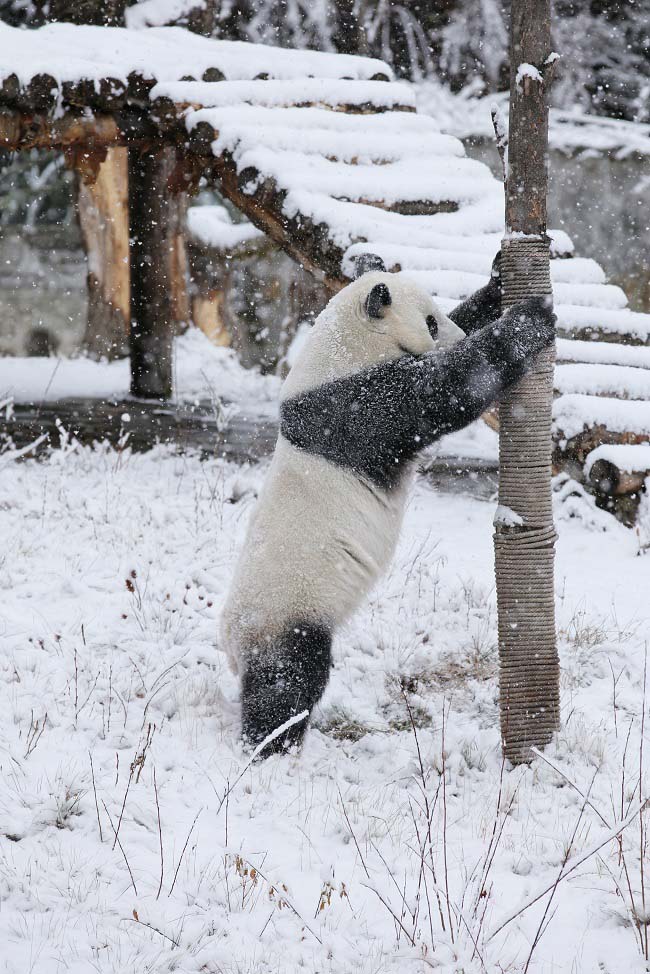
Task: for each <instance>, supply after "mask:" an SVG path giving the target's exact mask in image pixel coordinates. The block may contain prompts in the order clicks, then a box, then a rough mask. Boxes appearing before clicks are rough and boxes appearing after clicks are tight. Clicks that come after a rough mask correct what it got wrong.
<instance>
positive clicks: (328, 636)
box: [220, 255, 555, 756]
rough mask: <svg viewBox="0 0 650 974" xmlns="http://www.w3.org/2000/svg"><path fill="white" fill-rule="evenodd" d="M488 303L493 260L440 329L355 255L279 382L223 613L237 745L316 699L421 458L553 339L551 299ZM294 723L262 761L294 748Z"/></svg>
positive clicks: (421, 305) (493, 296) (393, 539)
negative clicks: (269, 437)
mask: <svg viewBox="0 0 650 974" xmlns="http://www.w3.org/2000/svg"><path fill="white" fill-rule="evenodd" d="M500 307H501V294H500V278H499V266H498V258H497V259H496V260H495V264H494V265H493V274H492V277H491V279H490V282H489V283H488V284H487V285H486V286H485V287H484V288H482V289H481V290H480V291H478V292H477V293H476V294H475V295H473V296H472V297H470V298H469V299H468V300H467V301H465V302H464V303H463V304H461V305H460V306H459V307H458V308H456V309H455V311H453V312H452V313H451V315H450V316H449V317H447V316H446V315H445V314H444V313H443V312H442V311H441V310H440V309H439V308H438V307H437V306H436V304H435V303H434V302H433V300H432V299H431V297H430V296H429V295H428V294H427V293H426V292H425V291H423V290H422V289H421V288H420V287H419V286H418V285H417V284H416V283H414V282H413V281H412V280H409V278H408V277H407V276H406V275H403V274H393V273H387V272H386V270H385V268H384V265H383V262H382V261H381V259H380V258H378V257H377V256H376V255H363V256H362V257H361V258H359V259H358V260H357V273H356V279H355V280H354V281H353V282H352V283H350V284H349V285H348V286H346V287H345V288H343V289H342V290H341V291H340V292H339V293H338V294H337V295H336V296H335V297H333V298H332V299H331V301H330V302H329V304H328V305H327V307H326V308H325V309H324V311H323V312H322V313H321V314H320V315H319V317H318V318H317V320H316V322H315V324H314V326H313V328H312V330H311V332H310V334H309V336H308V338H307V340H306V342H305V344H304V345H303V347H302V349H301V350H300V353H299V354H298V356H297V359H296V361H295V363H294V365H293V367H292V368H291V370H290V372H289V375H288V376H287V378H286V380H285V382H284V384H283V386H282V391H281V400H280V431H279V436H278V440H277V444H276V447H275V452H274V455H273V459H272V461H271V465H270V469H269V471H268V475H267V478H266V481H265V484H264V486H263V489H262V491H261V494H260V496H259V498H258V501H257V504H256V508H255V510H254V512H253V514H252V517H251V520H250V524H249V526H248V532H247V535H246V539H245V542H244V545H243V549H242V552H241V555H240V558H239V561H238V563H237V565H236V568H235V572H234V575H233V578H232V582H231V587H230V591H229V593H228V596H227V599H226V603H225V605H224V610H223V613H222V621H221V635H220V642H221V645H222V646H223V647H224V648H225V649H226V652H227V654H228V657H229V660H230V663H231V665H232V667H233V669H234V670H235V672H238V673H239V674H240V677H241V696H242V736H243V739H244V742H245V743H246V744H247V745H249V746H251V747H257V746H259V745H260V744H261V743H262V742H264V741H265V740H266V739H267V738H268V737H269V735H270V734H271V733H272V732H273V731H274V730H276V729H277V728H279V727H280V726H281V725H284V724H285V723H286V722H288V721H290V718H291V717H294V716H296V715H298V714H300V713H301V712H303V711H305V710H307V711H309V712H310V713H311V711H312V709H313V707H314V706H315V705H316V703H317V702H318V700H319V699H320V697H321V695H322V693H323V691H324V689H325V686H326V684H327V681H328V676H329V670H330V667H331V645H332V636H333V634H334V633H335V631H336V630H337V629H338V628H339V627H340V626H341V625H342V624H344V623H345V622H346V620H347V619H349V617H350V616H351V615H352V613H353V612H354V611H355V610H356V609H357V608H358V606H359V605H360V603H361V602H362V600H363V599H364V598H365V596H366V595H367V593H368V591H369V590H370V589H371V587H372V586H373V584H374V583H375V582H376V580H377V579H378V577H379V576H380V575H381V574H382V572H383V571H384V570H385V568H386V567H387V565H388V563H389V562H390V560H391V557H392V555H393V552H394V550H395V546H396V544H397V540H398V536H399V531H400V526H401V523H402V517H403V514H404V509H405V504H406V499H407V494H408V490H409V486H410V483H411V479H412V477H413V471H414V461H415V460H416V458H417V456H418V454H419V453H420V451H421V450H423V449H424V448H425V447H427V446H429V445H430V444H431V443H433V442H434V441H435V440H437V439H439V438H440V437H441V436H444V435H445V434H446V433H451V432H453V431H457V430H459V429H462V428H463V427H465V426H467V425H468V424H469V423H471V422H473V421H474V420H475V419H477V417H478V416H480V415H481V413H482V412H483V411H484V410H485V409H486V408H487V407H488V406H490V405H491V404H492V403H494V401H495V400H496V399H498V397H499V396H500V394H501V393H502V392H503V391H504V390H505V389H507V388H508V387H509V386H512V385H513V384H514V383H516V382H517V381H518V380H519V379H520V378H521V377H522V376H523V375H524V374H525V373H526V372H527V371H528V369H529V368H530V366H531V363H532V362H533V360H534V358H535V356H536V355H537V353H538V352H540V351H541V350H542V349H543V348H545V347H546V346H548V345H550V344H551V343H552V342H553V339H554V321H555V318H554V315H553V311H552V307H551V303H550V300H549V299H541V298H540V299H529V300H527V301H523V302H521V303H520V304H517V305H515V306H513V307H512V308H510V309H509V310H508V311H506V312H505V314H503V315H501V316H500ZM305 727H306V721H305V720H303V721H300V722H298V721H297V722H296V723H294V724H292V725H291V726H289V727H288V728H286V729H285V730H284V731H283V732H282V733H281V734H280V735H278V736H277V737H275V738H274V739H273V740H272V741H270V742H268V743H267V744H266V745H265V747H264V749H263V752H262V753H263V754H264V756H266V755H267V754H269V753H271V752H273V751H276V752H277V751H282V750H284V749H286V748H289V747H291V746H292V745H295V744H298V743H300V742H301V740H302V738H303V735H304V732H305Z"/></svg>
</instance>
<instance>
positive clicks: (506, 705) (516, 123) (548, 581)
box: [495, 0, 559, 763]
mask: <svg viewBox="0 0 650 974" xmlns="http://www.w3.org/2000/svg"><path fill="white" fill-rule="evenodd" d="M550 27H551V11H550V0H513V3H512V13H511V26H510V75H511V82H510V138H509V165H508V171H507V185H506V234H505V237H504V240H503V243H502V247H501V270H502V281H503V304H504V307H508V306H510V305H512V304H515V303H516V302H517V301H520V300H522V299H524V298H527V297H531V296H534V295H546V294H549V295H550V292H551V287H550V272H549V247H548V237H547V236H546V192H547V164H548V103H547V93H546V87H545V71H546V72H547V75H550V70H547V69H548V68H549V65H550V63H551V61H550V60H549V56H550V54H551V33H550ZM553 364H554V350H549V351H548V352H543V353H542V354H541V355H540V356H539V357H538V359H537V362H536V365H535V368H534V369H533V370H532V371H531V372H530V373H529V374H528V375H527V376H526V377H525V378H524V379H523V380H522V382H520V383H519V385H518V386H517V387H516V388H515V389H514V390H513V391H512V392H510V393H508V394H507V395H506V396H504V398H503V400H502V402H501V404H500V409H499V415H500V422H501V433H500V439H499V454H500V473H499V505H500V507H499V512H498V515H497V517H496V518H495V528H496V530H495V555H496V582H497V602H498V612H499V664H500V707H501V733H502V737H503V746H504V753H505V756H506V757H507V758H508V759H509V760H511V761H512V762H513V763H519V762H524V761H529V760H531V758H532V757H533V755H532V752H531V746H538V747H541V746H543V745H544V744H546V743H548V741H549V740H550V739H551V736H552V734H553V732H554V730H555V729H556V727H557V723H558V714H559V665H558V657H557V649H556V643H555V605H554V584H553V560H554V545H555V530H554V526H553V512H552V504H551V406H552V400H553Z"/></svg>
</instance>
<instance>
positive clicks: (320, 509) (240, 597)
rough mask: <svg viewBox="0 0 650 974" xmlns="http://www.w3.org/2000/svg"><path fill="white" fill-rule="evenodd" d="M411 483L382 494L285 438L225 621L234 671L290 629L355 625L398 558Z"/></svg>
mask: <svg viewBox="0 0 650 974" xmlns="http://www.w3.org/2000/svg"><path fill="white" fill-rule="evenodd" d="M408 481H409V478H408V477H407V478H405V482H404V484H403V485H400V486H399V487H398V488H397V489H396V490H394V491H391V492H390V493H387V492H385V491H381V490H379V489H376V488H374V487H373V486H372V485H369V484H367V483H363V482H362V481H361V480H360V479H359V478H358V477H357V476H356V475H355V474H354V473H352V472H351V471H348V470H345V469H342V468H339V467H335V466H334V465H333V464H331V463H329V462H328V461H327V460H323V459H322V458H321V457H316V456H312V455H309V454H306V453H304V452H303V451H301V450H297V449H296V448H295V447H294V446H292V445H291V444H290V443H288V442H287V441H286V440H285V439H284V437H282V436H280V437H279V439H278V443H277V446H276V450H275V454H274V456H273V460H272V461H271V467H270V470H269V472H268V475H267V478H266V482H265V484H264V489H263V492H262V494H261V496H260V498H259V500H258V502H257V506H256V508H255V511H254V512H253V515H252V517H251V521H250V524H249V527H248V532H247V535H246V540H245V542H244V546H243V550H242V554H241V557H240V560H239V563H238V565H237V568H236V571H235V575H234V578H233V582H232V586H231V589H230V593H229V596H228V601H227V604H226V607H225V610H224V613H223V616H222V628H221V640H222V645H223V648H225V649H226V651H227V653H228V657H229V660H230V662H231V665H232V666H233V667H234V668H235V669H237V667H238V659H239V657H240V656H241V655H242V653H245V652H246V649H247V647H253V646H254V647H259V646H260V645H264V644H268V646H269V649H271V650H272V647H273V640H274V638H275V637H276V636H278V635H279V634H280V633H281V631H282V629H283V628H284V627H285V626H286V624H287V621H288V620H294V621H295V620H301V621H305V622H307V621H313V622H315V623H319V624H324V625H326V626H328V627H329V628H331V629H332V628H334V627H335V626H336V625H340V624H341V623H343V622H345V620H346V619H348V618H349V617H350V615H351V614H352V613H353V612H354V611H355V609H356V608H357V607H358V606H359V604H360V602H361V601H362V600H363V598H364V596H365V595H366V594H367V593H368V591H369V589H370V588H371V587H372V585H373V584H374V582H375V581H376V580H377V578H378V577H379V575H380V574H381V573H382V571H383V570H384V569H385V567H386V565H387V564H388V563H389V561H390V559H391V557H392V555H393V552H394V549H395V545H396V543H397V538H398V536H399V530H400V525H401V521H402V515H403V510H404V501H405V497H406V491H407V489H408Z"/></svg>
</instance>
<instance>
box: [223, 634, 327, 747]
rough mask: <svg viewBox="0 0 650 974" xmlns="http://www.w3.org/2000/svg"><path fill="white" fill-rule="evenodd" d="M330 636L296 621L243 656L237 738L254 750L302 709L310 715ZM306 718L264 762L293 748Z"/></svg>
mask: <svg viewBox="0 0 650 974" xmlns="http://www.w3.org/2000/svg"><path fill="white" fill-rule="evenodd" d="M331 648H332V634H331V632H330V631H329V629H327V628H326V627H325V626H319V625H314V624H313V623H304V622H296V623H294V624H293V625H289V626H287V628H286V629H285V630H284V632H283V633H282V635H281V636H280V637H278V638H276V639H274V640H273V642H272V644H271V645H269V646H266V645H263V646H257V647H254V648H252V649H251V650H250V651H249V652H248V653H247V654H246V659H245V664H244V668H243V673H242V736H243V738H244V741H245V742H246V743H247V744H248V745H249V746H251V747H257V745H258V744H261V743H262V741H263V740H264V739H265V738H266V737H268V736H269V734H271V733H272V732H273V731H274V730H276V729H277V728H278V727H280V726H281V725H282V724H284V723H286V722H287V721H288V720H290V719H291V717H295V716H296V715H297V714H300V713H301V712H302V711H304V710H308V711H309V713H310V714H311V711H312V709H313V708H314V707H315V705H316V704H317V703H318V701H319V700H320V698H321V696H322V694H323V691H324V689H325V687H326V686H327V680H328V677H329V670H330V666H331V659H332V653H331ZM308 719H309V718H305V720H302V721H300V722H299V723H296V724H294V725H293V726H291V727H290V728H288V730H286V731H285V732H284V733H283V734H281V735H280V736H279V737H276V738H275V739H274V740H273V741H271V742H270V743H269V744H268V745H267V746H266V747H265V748H264V751H263V752H262V753H263V756H264V757H267V756H268V755H269V754H272V753H277V752H282V751H285V750H286V749H287V748H289V747H291V746H292V745H294V744H299V743H300V742H301V741H302V739H303V737H304V734H305V730H306V728H307V723H308Z"/></svg>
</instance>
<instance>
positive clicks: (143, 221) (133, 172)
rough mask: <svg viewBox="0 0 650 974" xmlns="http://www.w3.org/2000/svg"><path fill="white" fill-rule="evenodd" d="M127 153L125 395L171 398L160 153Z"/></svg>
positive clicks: (164, 172)
mask: <svg viewBox="0 0 650 974" xmlns="http://www.w3.org/2000/svg"><path fill="white" fill-rule="evenodd" d="M128 153H129V166H128V168H129V236H130V262H129V263H130V269H131V329H130V334H129V350H130V354H131V394H132V395H134V396H137V397H138V398H141V399H169V398H170V397H171V395H172V338H173V309H172V301H171V279H170V271H169V268H170V262H169V252H170V246H171V244H170V232H169V218H170V210H169V206H168V193H167V178H168V175H169V162H168V157H167V153H166V150H164V149H159V150H158V151H153V150H147V151H141V150H140V149H138V148H130V149H129V150H128Z"/></svg>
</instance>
